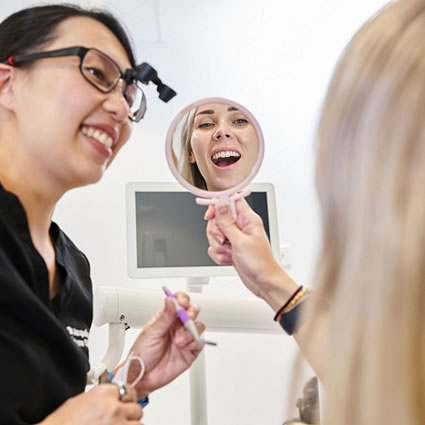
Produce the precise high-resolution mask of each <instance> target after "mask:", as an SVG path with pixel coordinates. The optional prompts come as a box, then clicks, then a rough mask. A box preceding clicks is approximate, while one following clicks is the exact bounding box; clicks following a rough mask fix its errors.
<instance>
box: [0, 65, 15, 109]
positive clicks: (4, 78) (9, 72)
mask: <svg viewBox="0 0 425 425" xmlns="http://www.w3.org/2000/svg"><path fill="white" fill-rule="evenodd" d="M13 76H14V69H13V68H12V67H11V66H9V65H5V64H3V63H0V106H2V107H4V108H6V109H11V104H12V100H13V97H14V96H13V94H14V91H13V84H12V82H13Z"/></svg>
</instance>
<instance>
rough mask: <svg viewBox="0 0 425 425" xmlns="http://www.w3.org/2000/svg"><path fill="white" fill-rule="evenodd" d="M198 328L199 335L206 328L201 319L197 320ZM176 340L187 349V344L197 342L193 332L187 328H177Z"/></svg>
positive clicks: (181, 346) (178, 344)
mask: <svg viewBox="0 0 425 425" xmlns="http://www.w3.org/2000/svg"><path fill="white" fill-rule="evenodd" d="M195 326H196V330H197V332H198V335H201V334H202V333H203V332H204V330H205V325H204V324H203V323H202V322H200V321H195ZM175 342H176V344H177V346H178V347H180V348H184V349H186V346H187V345H189V344H192V343H193V342H196V341H195V339H194V337H193V336H192V334H191V333H190V332H189V331H188V330H187V329H185V328H180V329H178V330H177V332H176V335H175Z"/></svg>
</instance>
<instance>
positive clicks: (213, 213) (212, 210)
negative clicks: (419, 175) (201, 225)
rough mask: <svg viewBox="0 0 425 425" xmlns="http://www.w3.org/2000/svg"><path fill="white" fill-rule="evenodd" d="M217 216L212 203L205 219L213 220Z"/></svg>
mask: <svg viewBox="0 0 425 425" xmlns="http://www.w3.org/2000/svg"><path fill="white" fill-rule="evenodd" d="M214 217H215V208H214V205H210V206H209V207H208V209H207V211H206V212H205V214H204V220H211V219H213V218H214Z"/></svg>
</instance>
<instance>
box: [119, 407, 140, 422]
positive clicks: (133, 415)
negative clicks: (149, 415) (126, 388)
mask: <svg viewBox="0 0 425 425" xmlns="http://www.w3.org/2000/svg"><path fill="white" fill-rule="evenodd" d="M123 403H124V406H123V409H124V416H125V418H126V419H129V420H136V421H138V420H140V419H141V418H142V416H143V407H142V406H141V405H140V404H138V403H134V402H126V403H125V402H123Z"/></svg>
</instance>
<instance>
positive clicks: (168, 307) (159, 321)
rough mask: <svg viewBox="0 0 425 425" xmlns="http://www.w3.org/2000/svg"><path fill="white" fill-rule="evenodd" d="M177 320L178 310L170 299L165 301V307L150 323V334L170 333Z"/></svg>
mask: <svg viewBox="0 0 425 425" xmlns="http://www.w3.org/2000/svg"><path fill="white" fill-rule="evenodd" d="M175 319H176V308H175V306H174V303H173V301H172V300H170V299H169V298H165V299H164V307H163V308H162V309H161V310H160V311H159V312H158V313H157V314H156V316H155V318H154V320H152V322H151V323H150V332H154V333H157V334H164V333H166V332H168V330H169V329H170V327H171V326H172V325H173V323H174V321H175Z"/></svg>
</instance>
